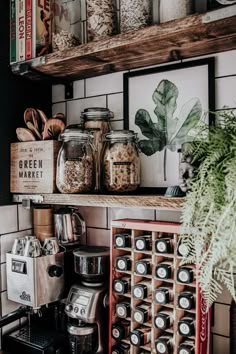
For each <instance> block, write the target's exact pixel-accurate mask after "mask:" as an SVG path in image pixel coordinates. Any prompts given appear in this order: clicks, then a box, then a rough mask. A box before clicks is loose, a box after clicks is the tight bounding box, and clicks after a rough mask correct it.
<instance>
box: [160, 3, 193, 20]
mask: <svg viewBox="0 0 236 354" xmlns="http://www.w3.org/2000/svg"><path fill="white" fill-rule="evenodd" d="M192 13H194V0H160V22H161V23H162V22H167V21H172V20H175V19H177V18H181V17H185V16H188V15H190V14H192Z"/></svg>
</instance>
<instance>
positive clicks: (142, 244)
mask: <svg viewBox="0 0 236 354" xmlns="http://www.w3.org/2000/svg"><path fill="white" fill-rule="evenodd" d="M151 240H152V236H151V235H144V236H140V237H136V238H135V249H136V250H137V251H143V250H145V249H146V247H147V246H150V241H151ZM149 248H150V247H148V249H149Z"/></svg>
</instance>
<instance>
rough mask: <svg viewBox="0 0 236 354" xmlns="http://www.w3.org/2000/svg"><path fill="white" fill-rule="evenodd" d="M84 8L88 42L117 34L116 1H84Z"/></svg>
mask: <svg viewBox="0 0 236 354" xmlns="http://www.w3.org/2000/svg"><path fill="white" fill-rule="evenodd" d="M86 6H87V39H88V41H93V40H95V39H100V38H102V37H106V36H111V35H113V34H116V33H117V11H116V0H86Z"/></svg>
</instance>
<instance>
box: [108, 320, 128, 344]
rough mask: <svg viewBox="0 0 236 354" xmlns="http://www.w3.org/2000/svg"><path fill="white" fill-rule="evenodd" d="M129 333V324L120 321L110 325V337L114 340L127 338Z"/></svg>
mask: <svg viewBox="0 0 236 354" xmlns="http://www.w3.org/2000/svg"><path fill="white" fill-rule="evenodd" d="M129 331H130V322H129V321H126V320H122V321H120V322H116V323H113V324H112V332H111V333H112V337H113V338H114V339H115V340H121V339H125V338H127V337H128V335H129Z"/></svg>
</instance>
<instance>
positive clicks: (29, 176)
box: [10, 140, 61, 193]
mask: <svg viewBox="0 0 236 354" xmlns="http://www.w3.org/2000/svg"><path fill="white" fill-rule="evenodd" d="M60 146H61V143H60V142H58V141H55V140H47V141H32V142H31V141H30V142H20V143H12V144H11V184H10V191H11V193H53V192H55V191H56V183H55V181H56V163H57V155H58V151H59V148H60Z"/></svg>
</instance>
